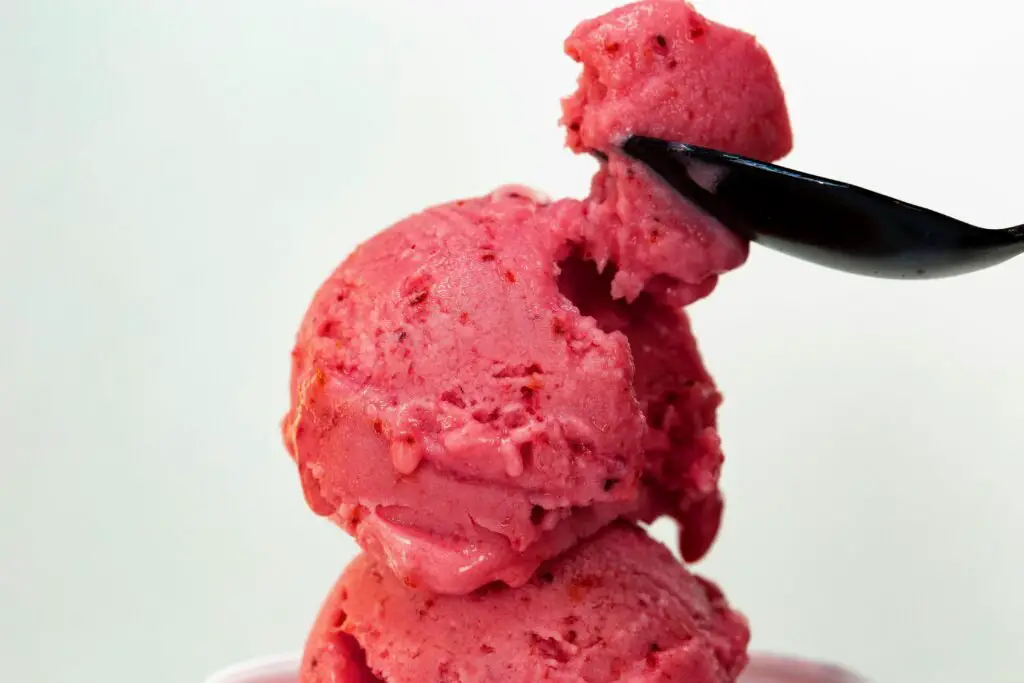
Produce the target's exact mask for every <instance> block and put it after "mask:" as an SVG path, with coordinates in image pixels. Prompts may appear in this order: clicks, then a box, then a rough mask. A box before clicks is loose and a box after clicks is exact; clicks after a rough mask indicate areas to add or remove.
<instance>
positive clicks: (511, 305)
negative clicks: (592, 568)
mask: <svg viewBox="0 0 1024 683" xmlns="http://www.w3.org/2000/svg"><path fill="white" fill-rule="evenodd" d="M624 27H628V28H624ZM694 27H698V28H699V29H700V30H697V29H695V28H694ZM663 43H664V45H663ZM613 46H615V47H613ZM567 48H568V51H569V52H570V54H572V55H573V56H574V57H575V58H576V59H579V60H581V61H582V62H583V64H584V73H583V76H581V79H580V91H579V92H578V93H577V94H576V95H574V96H573V97H570V98H569V99H568V100H566V102H565V103H564V105H563V108H564V111H565V121H566V123H567V125H568V128H569V144H570V145H571V146H572V147H573V148H575V149H577V150H582V149H589V148H599V149H602V150H604V151H605V152H606V153H607V154H608V155H609V160H608V162H607V163H604V164H602V167H601V169H600V171H599V172H598V174H597V176H596V177H595V179H594V183H593V187H592V191H591V194H590V196H589V197H587V198H586V199H584V200H582V201H578V200H571V199H567V200H561V201H557V202H549V201H547V200H545V199H542V198H540V197H538V196H536V195H535V194H534V193H532V192H530V191H528V190H524V189H521V188H503V189H501V190H498V191H496V192H494V193H492V194H491V195H488V196H485V197H480V198H476V199H468V200H463V201H457V202H453V203H450V204H446V205H443V206H438V207H435V208H432V209H428V210H426V211H424V212H422V213H420V214H417V215H415V216H412V217H410V218H407V219H405V220H403V221H400V222H399V223H397V224H395V225H394V226H392V227H390V228H388V229H387V230H384V231H383V232H381V233H379V234H378V235H376V236H375V237H373V238H372V239H370V240H369V241H367V242H366V243H365V244H363V245H361V246H360V247H359V248H358V249H356V251H355V252H354V253H353V254H352V255H351V256H349V258H348V259H346V260H345V262H344V263H342V264H341V266H340V267H339V268H338V269H337V270H336V271H335V272H334V273H333V274H332V275H331V276H330V277H329V278H328V279H327V281H326V282H325V283H324V284H323V285H322V286H321V288H320V289H319V291H318V292H317V293H316V295H315V297H314V299H313V302H312V304H311V305H310V308H309V311H308V313H307V314H306V317H305V320H304V321H303V323H302V325H301V328H300V330H299V334H298V339H297V342H296V346H295V350H294V352H293V365H292V381H291V408H290V410H289V412H288V414H287V416H286V417H285V419H284V422H283V431H284V436H285V442H286V444H287V447H288V450H289V452H290V454H291V455H292V457H293V459H294V460H295V462H296V464H297V465H298V469H299V473H300V477H301V481H302V486H303V490H304V492H305V495H306V499H307V501H308V503H309V505H310V506H311V507H312V509H313V510H314V511H315V512H316V513H318V514H320V515H324V516H328V517H330V518H332V519H333V520H334V521H335V522H336V523H338V524H339V525H341V526H342V527H343V528H345V529H346V530H347V531H349V532H350V533H352V534H353V535H354V536H355V537H356V539H357V540H358V541H359V542H360V544H361V545H362V546H363V548H364V549H366V550H367V552H369V553H370V554H371V555H372V556H374V557H375V558H376V559H378V560H379V561H381V562H382V564H383V565H384V566H387V567H388V568H390V570H392V571H394V572H395V573H396V574H397V575H398V576H399V577H400V579H401V580H402V581H403V582H404V583H405V584H406V585H409V586H416V587H423V588H427V589H430V590H431V591H433V592H437V593H446V594H459V593H468V592H470V591H472V590H474V589H476V588H478V587H480V586H483V585H484V584H487V583H489V582H492V581H502V582H504V583H506V584H509V585H512V586H517V585H522V584H524V583H525V582H527V581H528V580H530V578H531V576H532V575H533V573H534V571H535V570H536V568H537V566H538V565H539V564H540V563H541V562H543V561H545V560H547V559H549V558H552V557H554V556H555V555H557V554H558V553H561V552H563V551H565V550H567V549H569V548H570V547H571V546H572V545H573V544H575V543H576V542H577V541H579V540H580V539H582V538H586V537H588V536H590V535H592V534H594V533H595V532H597V531H598V530H599V529H601V528H603V527H605V526H607V525H608V524H609V523H611V522H612V521H613V520H615V519H617V518H620V517H626V518H629V519H634V520H643V521H647V520H652V519H654V518H655V517H657V516H660V515H662V514H668V515H671V516H673V517H674V518H675V519H676V520H678V521H679V523H680V543H681V548H682V551H683V555H684V558H685V559H687V560H695V559H698V558H699V557H701V556H702V555H703V554H704V553H705V552H706V550H707V549H708V547H709V546H710V544H711V542H712V540H713V539H714V537H715V534H716V532H717V529H718V525H719V521H720V516H721V510H722V500H721V496H720V494H719V490H718V475H719V469H720V467H721V463H722V453H721V449H720V445H719V438H718V434H717V431H716V422H715V411H716V408H717V406H718V404H719V402H720V396H719V394H718V392H717V391H716V389H715V387H714V384H713V383H712V381H711V378H710V377H709V376H708V373H707V371H706V370H705V368H704V366H703V364H702V362H701V359H700V356H699V353H698V351H697V347H696V343H695V341H694V339H693V336H692V334H691V331H690V326H689V322H688V320H687V318H686V316H685V314H684V313H683V312H682V311H681V309H680V307H681V306H684V305H686V304H688V303H690V302H692V301H694V300H696V299H698V298H701V297H703V296H706V295H707V294H709V293H710V292H711V291H712V289H713V288H714V286H715V283H716V281H717V277H718V275H719V274H720V273H722V272H725V271H727V270H729V269H732V268H735V267H737V266H739V265H740V264H741V263H742V262H743V261H744V259H745V258H746V254H747V245H746V244H745V243H743V242H741V241H739V240H738V239H737V238H736V237H735V236H733V235H732V233H730V232H728V231H727V230H725V229H724V228H722V227H721V226H719V225H718V224H717V223H715V222H714V221H712V220H711V219H709V218H707V217H705V216H704V215H703V214H701V213H700V212H698V211H697V210H696V209H694V208H693V207H691V206H689V205H687V204H686V203H684V202H682V201H681V200H679V199H678V198H677V197H676V196H675V195H674V194H673V193H672V192H671V191H670V190H668V189H667V188H665V187H663V186H662V185H661V184H659V183H658V182H657V181H656V180H655V179H654V178H653V177H651V176H650V175H648V173H647V172H646V171H645V170H644V169H643V168H642V167H640V166H639V165H636V164H633V163H631V162H629V161H627V160H626V159H624V158H623V157H622V156H621V155H619V154H617V153H615V151H614V150H613V149H612V143H613V142H614V141H615V140H618V139H620V138H621V137H622V136H623V135H625V134H627V133H629V132H631V131H635V132H643V133H648V134H656V135H661V136H662V137H667V138H670V139H679V140H687V141H690V142H694V143H697V144H704V145H718V146H724V147H725V148H726V149H728V150H729V151H735V152H739V153H743V154H747V155H751V156H760V157H762V158H774V157H777V156H780V155H782V154H784V153H785V152H786V151H787V150H788V147H789V128H788V121H787V119H786V110H785V105H784V102H783V99H782V95H781V90H780V89H779V86H778V83H777V80H776V78H775V74H774V71H773V69H772V67H771V63H770V61H769V60H768V57H767V56H766V55H765V53H764V52H763V50H761V48H760V47H758V46H757V44H756V43H755V42H754V40H753V38H751V37H750V36H747V35H746V34H742V33H739V32H737V31H734V30H732V29H728V28H725V27H722V26H719V25H716V24H712V23H710V22H707V21H706V20H704V19H703V18H701V17H700V16H699V15H697V14H696V13H695V12H694V11H693V10H692V8H690V6H689V5H688V4H686V3H685V2H681V1H678V2H671V1H664V0H663V1H661V2H647V3H640V4H637V5H633V6H630V7H628V8H624V9H622V10H618V11H616V12H613V13H612V14H610V15H607V16H605V17H602V18H600V19H596V20H593V21H591V22H586V23H585V24H583V25H581V27H580V28H578V29H577V31H576V32H575V33H574V34H573V37H572V38H570V40H569V41H568V43H567ZM655 86H657V87H655ZM673 98H674V99H673ZM673 102H675V104H673Z"/></svg>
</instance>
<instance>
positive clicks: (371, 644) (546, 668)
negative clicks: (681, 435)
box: [300, 523, 749, 683]
mask: <svg viewBox="0 0 1024 683" xmlns="http://www.w3.org/2000/svg"><path fill="white" fill-rule="evenodd" d="M748 639H749V630H748V628H747V624H746V621H745V620H744V619H743V617H741V616H740V615H739V614H737V613H736V612H733V611H732V610H730V609H729V607H728V605H727V604H726V601H725V599H724V598H723V597H722V594H721V592H719V590H718V589H717V588H716V587H715V586H714V585H713V584H711V583H709V582H707V581H705V580H703V579H700V578H698V577H695V576H693V575H691V574H689V573H688V572H687V571H686V570H685V569H684V568H683V566H682V565H681V564H680V563H679V562H678V561H676V560H675V558H673V557H672V555H671V554H670V553H669V552H668V550H667V549H665V548H664V547H663V546H661V545H659V544H658V543H657V542H655V541H653V540H651V539H650V538H648V537H647V536H646V535H645V534H644V532H643V531H641V530H639V529H637V528H635V527H632V526H630V525H627V524H622V523H617V524H614V525H613V526H611V527H608V528H606V529H604V530H603V531H601V532H599V533H598V534H597V535H596V536H594V537H592V539H591V540H589V541H585V542H583V543H582V544H580V545H579V546H578V547H576V548H574V549H573V550H571V551H569V552H568V553H567V554H566V555H564V556H562V557H560V558H559V559H557V560H554V561H551V562H550V563H547V564H545V565H543V566H542V567H541V569H540V571H539V572H538V573H537V575H536V577H534V578H533V579H532V580H531V581H530V582H529V583H527V584H526V585H525V586H523V587H521V588H518V589H514V590H513V589H510V588H508V587H507V586H501V585H494V586H488V587H486V588H483V589H481V590H479V591H477V592H475V593H472V594H470V595H468V596H462V597H455V596H437V597H431V596H429V595H425V594H423V593H419V592H415V591H409V590H408V589H406V588H405V586H403V585H402V584H401V583H400V582H399V581H398V580H397V579H396V578H395V577H394V576H393V575H392V574H391V573H390V572H389V571H387V569H386V568H385V567H381V566H380V565H379V564H377V563H376V562H375V561H374V560H373V558H372V557H370V556H368V555H363V556H361V557H360V558H358V559H357V560H355V562H353V563H352V565H350V566H349V568H348V569H347V570H346V571H345V573H344V574H343V575H342V577H341V579H340V580H339V581H338V583H337V584H336V585H335V587H334V589H333V591H332V592H331V594H330V596H329V597H328V598H327V600H326V602H325V603H324V605H323V607H322V609H321V611H320V615H319V617H318V619H317V622H316V624H315V626H314V628H313V631H312V633H311V634H310V636H309V639H308V640H307V643H306V651H305V655H304V657H303V662H302V669H301V675H300V681H301V683H374V682H379V683H423V682H425V681H452V682H463V683H469V682H470V681H472V682H473V683H535V682H537V681H550V682H552V683H580V681H587V682H588V683H613V682H615V683H656V682H660V683H667V682H668V681H686V683H727V682H729V681H733V680H735V678H736V676H737V675H738V674H739V672H740V671H741V670H742V669H743V667H744V665H745V664H746V661H747V657H746V646H747V641H748Z"/></svg>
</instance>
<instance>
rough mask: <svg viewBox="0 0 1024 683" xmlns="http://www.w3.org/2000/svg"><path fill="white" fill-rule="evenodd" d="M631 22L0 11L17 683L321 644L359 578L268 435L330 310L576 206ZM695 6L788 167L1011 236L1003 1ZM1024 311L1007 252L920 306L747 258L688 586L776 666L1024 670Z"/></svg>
mask: <svg viewBox="0 0 1024 683" xmlns="http://www.w3.org/2000/svg"><path fill="white" fill-rule="evenodd" d="M610 6H611V3H610V2H608V1H606V0H575V1H572V2H570V1H568V0H559V1H558V2H549V1H544V2H541V1H539V0H538V1H533V2H524V1H522V0H518V1H517V2H501V3H499V2H492V1H483V0H475V1H472V2H470V1H468V0H467V1H466V2H442V1H440V0H439V1H436V2H413V1H412V0H408V1H406V2H397V1H384V0H374V1H373V2H370V1H366V2H356V1H355V0H287V1H285V0H246V2H234V1H230V0H202V1H200V0H162V1H156V0H151V1H149V2H146V1H145V0H120V1H117V0H81V1H77V2H76V1H72V0H66V1H65V2H59V1H58V0H3V1H2V2H0V231H2V232H0V316H2V318H0V320H2V325H3V327H2V331H3V336H2V340H0V351H2V352H0V420H2V423H0V427H2V430H0V438H2V453H0V665H2V667H3V670H2V671H0V678H2V679H3V680H4V681H11V682H12V683H51V682H53V683H65V682H67V683H72V682H75V683H78V682H83V681H84V682H87V683H92V682H96V683H100V682H101V681H113V682H115V683H120V682H122V681H123V682H125V683H135V682H144V683H177V682H182V683H190V682H192V681H198V680H199V679H200V678H201V677H202V675H203V674H204V672H206V671H209V670H210V669H213V668H215V667H217V666H220V665H222V664H225V663H228V662H230V661H233V660H237V659H241V658H246V657H249V656H255V655H260V654H264V653H267V652H274V651H280V650H289V649H296V648H298V647H300V645H301V643H302V641H303V638H304V636H305V632H306V629H307V627H308V626H309V624H310V622H311V620H312V618H313V616H314V613H315V610H316V608H317V605H318V602H319V600H320V598H321V596H322V595H323V594H324V593H325V592H326V590H327V588H328V586H329V584H330V583H331V582H332V581H333V579H334V577H335V576H336V575H337V573H338V572H339V571H340V569H341V568H342V566H343V564H344V563H345V561H346V560H347V558H349V557H350V556H351V555H352V553H353V551H354V547H353V545H352V543H351V542H350V541H348V539H347V538H345V537H344V536H343V534H341V533H340V532H338V531H335V530H334V529H333V528H330V527H329V526H328V524H327V523H326V522H323V521H321V520H319V519H317V518H316V517H314V516H313V515H312V514H311V513H309V512H308V511H307V509H306V508H305V505H304V503H303V501H302V497H301V494H300V491H299V485H298V481H297V477H296V476H295V473H294V471H293V467H292V465H291V463H290V461H289V460H288V458H287V456H286V455H285V452H284V449H283V448H282V447H281V445H280V440H279V436H278V430H277V421H278V419H279V417H280V416H281V415H282V413H283V412H284V410H285V407H286V401H287V393H286V387H287V372H288V365H289V361H288V352H289V349H290V343H291V337H292V334H293V333H294V330H295V328H296V326H297V324H298V321H299V319H300V317H301V315H302V312H303V310H304V307H305V305H306V304H307V302H308V299H309V296H310V295H311V294H312V292H313V289H314V287H315V286H316V285H317V284H318V283H319V281H320V280H321V279H322V278H323V277H325V276H326V275H327V274H328V272H329V271H330V270H331V269H332V268H333V267H334V266H335V265H336V263H337V262H339V261H340V260H341V259H342V258H343V257H344V255H345V254H346V253H347V252H348V251H349V250H350V249H351V248H352V247H353V246H354V245H355V244H356V243H357V242H358V241H360V240H362V239H364V238H366V237H367V236H369V235H370V234H371V233H372V232H374V231H376V230H378V229H381V228H383V227H385V226H386V225H388V224H389V223H390V222H393V221H394V220H396V219H398V218H400V217H402V216H404V215H405V214H408V213H410V212H413V211H415V210H417V209H420V208H422V207H424V206H426V205H429V204H432V203H436V202H441V201H445V200H449V199H454V198H457V197H460V196H466V195H474V194H479V193H484V192H487V191H488V190H490V189H491V188H493V187H494V186H496V185H499V184H502V183H505V182H523V183H528V184H532V185H536V186H538V187H541V188H543V189H545V190H546V191H548V192H549V193H551V194H553V195H555V196H558V195H565V194H576V195H580V194H582V193H584V192H585V188H586V184H587V179H588V177H589V174H590V172H591V170H592V168H593V167H592V163H591V162H590V160H588V159H577V158H574V157H572V156H571V155H570V154H569V153H568V152H567V151H565V150H563V149H562V148H561V139H562V138H561V135H562V134H561V131H560V130H559V129H558V128H557V126H556V123H555V122H556V120H557V118H558V114H559V111H558V98H559V97H560V96H562V95H564V94H567V93H569V92H570V91H571V90H572V88H573V82H574V80H573V79H574V78H575V75H576V73H577V71H576V67H575V65H573V64H572V63H571V61H570V60H569V59H568V58H565V57H564V56H562V54H561V40H562V38H563V37H564V36H565V35H566V34H567V33H568V32H569V30H570V29H571V28H572V26H573V25H574V23H575V22H576V21H577V20H578V19H582V18H584V17H587V16H591V15H594V14H597V13H599V12H601V11H604V10H605V9H608V8H609V7H610ZM699 7H700V8H701V9H703V10H704V11H705V12H706V13H708V14H709V15H711V16H712V17H714V18H718V19H720V20H722V21H725V22H728V23H733V24H735V25H738V26H741V27H743V28H746V29H748V30H750V31H753V32H755V33H756V34H758V35H759V37H760V38H761V40H762V42H763V43H764V44H765V45H767V47H768V48H769V50H770V51H771V53H772V55H773V56H774V58H775V62H776V65H777V67H778V69H779V72H780V74H781V77H782V80H783V83H784V85H785V87H786V90H787V93H788V97H789V102H790V106H791V112H792V119H793V125H794V130H795V132H796V145H797V146H796V151H795V152H794V153H793V155H792V156H791V157H790V158H789V160H788V163H789V164H790V165H793V166H795V167H798V168H802V169H806V170H808V171H812V172H816V173H819V174H824V175H832V176H835V177H839V178H842V179H844V180H849V181H852V182H857V183H860V184H865V185H868V186H870V187H872V188H875V189H879V190H881V191H884V192H887V193H890V194H893V195H896V196H899V197H901V198H904V199H907V200H909V201H913V202H916V203H920V204H924V205H927V206H931V207H934V208H936V209H938V210H941V211H945V212H947V213H951V214H953V215H955V216H958V217H961V218H964V219H966V220H970V221H973V222H976V223H978V224H982V225H990V226H996V227H1002V226H1007V225H1012V224H1014V223H1019V222H1021V221H1024V202H1022V201H1021V199H1020V198H1021V180H1022V174H1021V171H1020V167H1019V165H1018V163H1017V162H1018V160H1019V159H1020V158H1021V157H1022V156H1024V132H1022V130H1024V125H1022V124H1024V104H1022V95H1021V73H1022V72H1024V49H1021V47H1020V34H1019V20H1020V16H1019V13H1020V10H1019V8H1017V7H1016V5H1015V4H1014V3H1003V2H1001V1H1000V0H975V1H974V2H972V3H970V4H969V5H968V6H964V5H957V6H955V7H954V5H953V3H943V2H941V1H940V2H924V1H916V0H861V1H860V2H853V3H849V2H848V3H835V2H822V1H821V0H773V1H772V2H765V1H764V0H704V2H702V3H701V4H700V5H699ZM823 227H824V228H827V226H823ZM1022 295H1024V260H1021V261H1020V262H1017V263H1011V264H1008V265H1006V266H1004V267H1002V268H999V269H996V270H994V271H992V272H987V273H982V274H979V275H976V276H972V277H967V278H964V279H960V280H949V281H939V282H932V283H910V284H901V283H892V282H884V281H872V280H867V279H858V278H855V277H852V276H847V275H841V274H833V273H830V272H826V271H824V270H820V269H816V268H814V267H811V266H805V265H802V264H800V263H797V262H795V261H791V260H788V259H785V258H783V257H780V256H774V255H772V254H769V253H765V252H764V251H761V250H759V249H756V250H754V253H753V255H752V258H751V261H750V264H749V266H748V267H746V268H744V269H743V270H742V271H740V272H738V273H736V274H733V275H731V276H729V277H727V278H725V279H724V281H723V283H722V285H721V287H720V289H719V290H718V292H717V294H716V295H715V296H713V297H712V299H711V300H710V301H708V302H705V303H702V304H700V305H698V306H697V307H696V309H695V311H694V316H695V319H696V324H697V331H698V333H699V335H700V338H701V340H702V344H703V348H704V351H705V354H706V357H707V360H708V363H709V365H710V367H711V368H712V370H713V371H714V372H715V374H716V376H717V378H718V380H719V381H720V383H721V385H722V386H723V387H724V389H725V391H726V393H727V403H726V406H725V408H724V409H723V413H722V422H723V432H724V438H725V443H726V446H727V452H728V463H727V468H726V478H725V486H726V491H727V495H728V498H729V506H728V514H727V518H726V525H725V529H724V533H723V534H722V537H721V541H720V542H719V544H718V545H717V546H716V549H715V550H714V552H713V554H712V557H711V559H710V560H709V561H707V562H705V563H704V565H703V567H702V571H704V572H707V573H709V574H710V575H712V576H714V577H715V578H717V579H719V580H720V581H721V582H722V583H723V584H724V585H725V587H726V589H727V591H728V593H729V595H730V596H731V598H732V600H733V601H734V603H735V604H736V605H737V606H739V607H740V608H741V609H743V610H744V611H745V612H746V613H747V614H748V615H749V616H750V618H751V620H752V622H753V627H754V629H755V633H756V635H755V646H756V647H758V648H762V649H765V648H767V649H776V650H784V651H789V652H796V653H801V654H805V655H810V656H816V657H823V658H830V659H835V660H840V661H842V662H845V663H847V664H852V665H854V666H856V667H858V668H859V669H860V670H862V671H863V672H865V673H867V674H869V675H870V676H871V677H872V678H873V679H874V680H876V681H879V682H882V683H915V682H920V683H942V682H944V681H950V682H953V681H957V682H959V681H965V680H969V681H978V682H979V683H1011V682H1014V683H1017V682H1019V681H1020V680H1021V663H1020V659H1019V657H1020V647H1021V644H1022V643H1024V620H1022V617H1021V615H1022V614H1024V582H1022V581H1021V577H1022V572H1021V570H1020V565H1021V562H1022V561H1024V541H1022V538H1024V496H1021V495H1020V494H1019V491H1020V482H1021V480H1022V478H1024V457H1022V456H1024V403H1022V401H1021V399H1020V398H1019V396H1018V393H1017V392H1018V391H1019V390H1020V389H1021V388H1022V387H1024V355H1022V352H1021V349H1022V347H1024V323H1022V320H1024V303H1022ZM658 530H659V533H661V534H663V535H664V537H665V538H669V537H670V533H669V532H670V529H669V528H668V527H659V529H658Z"/></svg>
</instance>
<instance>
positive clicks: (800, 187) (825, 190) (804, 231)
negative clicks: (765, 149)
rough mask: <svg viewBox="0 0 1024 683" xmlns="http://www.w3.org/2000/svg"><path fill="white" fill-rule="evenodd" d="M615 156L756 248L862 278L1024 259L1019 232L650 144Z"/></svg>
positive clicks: (701, 150)
mask: <svg viewBox="0 0 1024 683" xmlns="http://www.w3.org/2000/svg"><path fill="white" fill-rule="evenodd" d="M622 151H623V152H625V153H626V154H627V155H628V156H630V157H632V158H634V159H636V160H638V161H640V162H642V163H643V164H644V165H646V166H647V167H649V168H650V169H651V170H652V171H654V172H655V173H656V174H657V175H659V176H660V177H661V178H662V179H663V180H664V181H665V182H667V183H668V184H669V185H670V186H671V187H672V188H673V189H674V190H675V191H676V192H678V193H679V194H680V195H682V196H683V197H685V198H686V199H687V200H689V201H690V202H692V203H693V204H695V205H696V206H697V207H699V208H700V209H701V210H703V211H705V212H706V213H708V214H709V215H711V216H712V217H713V218H715V219H716V220H718V221H719V222H720V223H721V224H722V225H724V226H725V227H726V228H728V229H730V230H732V231H733V232H735V233H737V234H739V235H741V236H743V237H745V238H747V239H749V240H751V241H753V242H757V243H759V244H762V245H764V246H766V247H769V248H771V249H775V250H776V251H780V252H783V253H786V254H789V255H790V256H795V257H796V258H800V259H803V260H805V261H810V262H812V263H817V264H819V265H822V266H826V267H829V268H834V269H837V270H843V271H846V272H850V273H856V274H859V275H869V276H873V277H882V278H894V279H903V280H908V279H926V278H939V277H949V276H953V275H962V274H964V273H970V272H973V271H977V270H981V269H983V268H988V267H990V266H994V265H996V264H999V263H1002V262H1003V261H1006V260H1008V259H1011V258H1013V257H1014V256H1017V255H1019V254H1021V253H1024V226H1017V227H1015V228H1008V229H1005V230H986V229H984V228H978V227H975V226H973V225H970V224H968V223H964V222H963V221H959V220H957V219H955V218H950V217H949V216H945V215H943V214H941V213H938V212H936V211H932V210H930V209H925V208H922V207H919V206H914V205H912V204H907V203H906V202H901V201H899V200H898V199H893V198H892V197H886V196H885V195H882V194H879V193H877V192H872V191H871V190H866V189H864V188H861V187H857V186H855V185H850V184H848V183H842V182H839V181H835V180H829V179H828V178H822V177H819V176H813V175H810V174H807V173H802V172H800V171H794V170H792V169H788V168H784V167H782V166H776V165H775V164H769V163H765V162H762V161H757V160H756V159H750V158H748V157H743V156H738V155H735V154H727V153H725V152H720V151H717V150H713V149H708V148H706V147H697V146H695V145H687V144H683V143H678V142H667V141H665V140H659V139H657V138H649V137H643V136H633V137H630V138H629V139H627V140H626V142H625V143H624V144H623V146H622Z"/></svg>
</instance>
